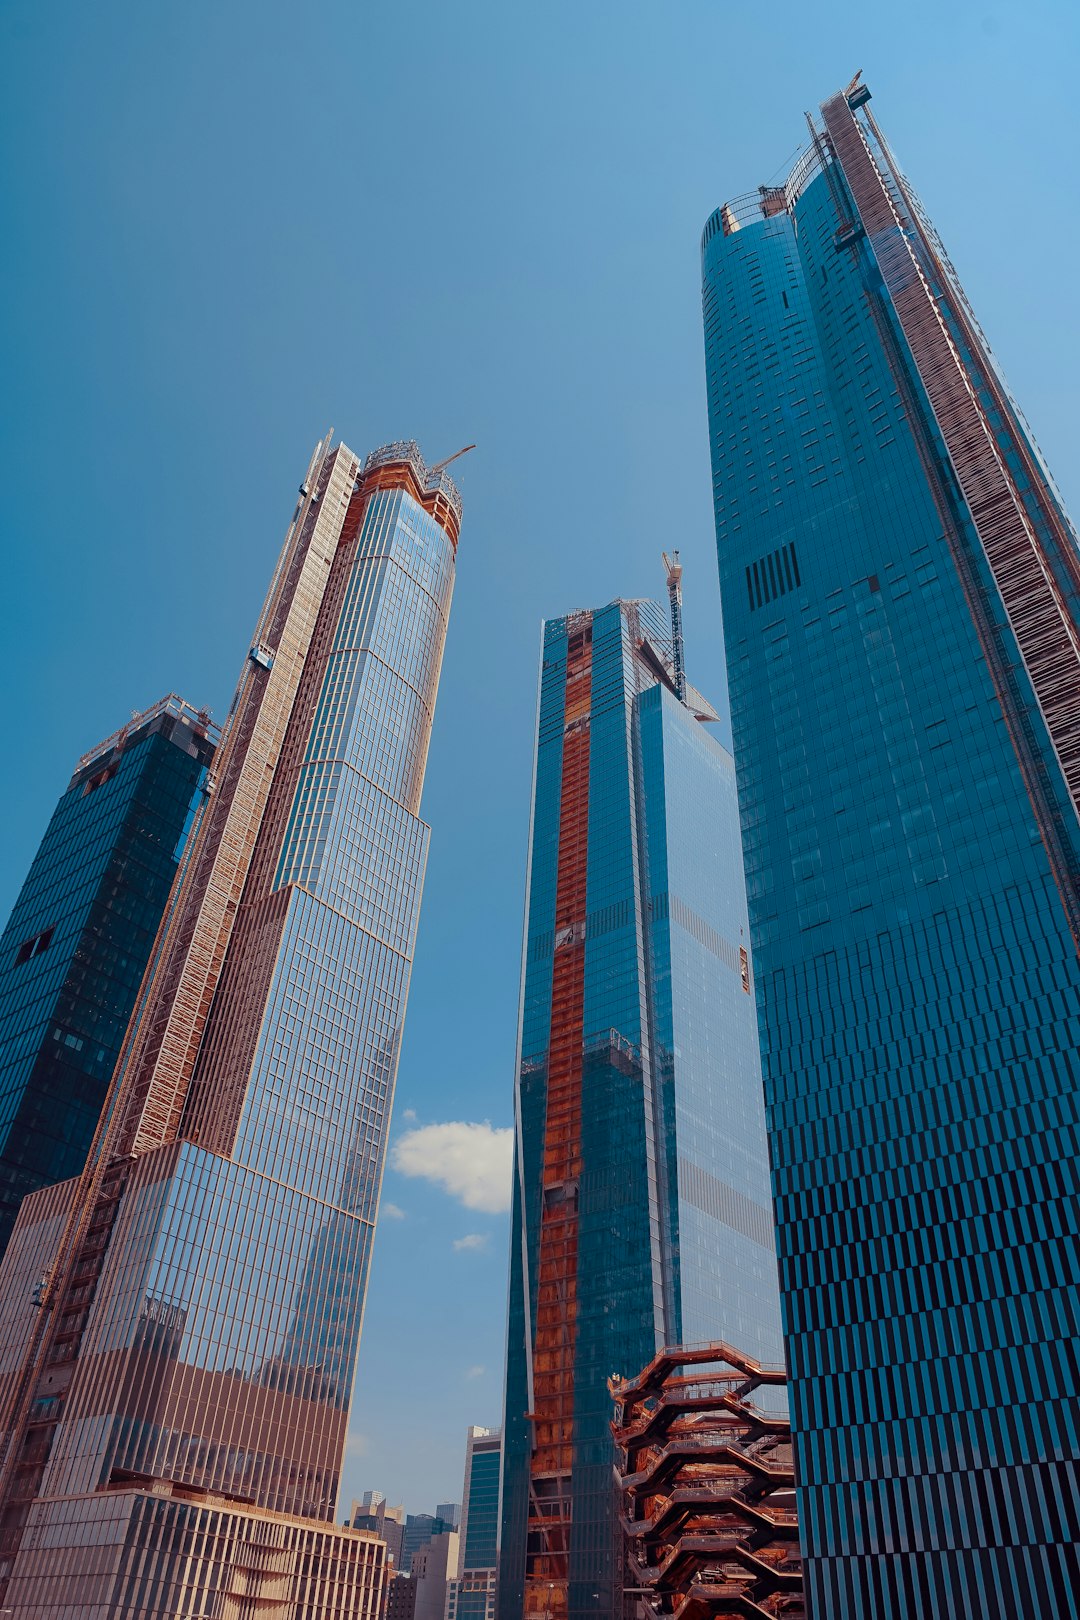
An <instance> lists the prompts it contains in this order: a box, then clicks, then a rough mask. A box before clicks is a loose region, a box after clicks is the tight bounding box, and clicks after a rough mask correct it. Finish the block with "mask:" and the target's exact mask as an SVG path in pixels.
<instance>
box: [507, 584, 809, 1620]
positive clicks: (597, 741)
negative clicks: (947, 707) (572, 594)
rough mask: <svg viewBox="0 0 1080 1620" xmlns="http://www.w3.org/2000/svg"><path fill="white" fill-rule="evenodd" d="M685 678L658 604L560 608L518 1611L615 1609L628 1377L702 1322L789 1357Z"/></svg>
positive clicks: (518, 1368)
mask: <svg viewBox="0 0 1080 1620" xmlns="http://www.w3.org/2000/svg"><path fill="white" fill-rule="evenodd" d="M676 640H677V638H676ZM680 672H681V658H680V657H677V656H675V648H674V646H673V641H672V633H671V628H670V626H669V624H668V621H667V618H666V615H665V614H664V613H663V612H662V611H661V609H660V608H658V607H657V606H656V604H655V603H652V602H644V601H642V602H625V601H615V602H612V603H610V604H609V605H608V606H607V607H604V608H600V609H597V610H595V611H588V612H580V613H572V614H569V615H568V616H567V617H566V618H562V619H552V620H549V621H548V622H547V623H546V624H545V626H544V633H543V652H542V668H541V676H540V695H539V712H538V720H537V739H536V778H535V790H534V801H533V820H532V836H531V851H530V860H529V892H528V900H527V907H526V912H527V916H526V939H525V946H524V963H523V989H522V1011H521V1026H520V1034H519V1056H518V1077H517V1085H516V1098H515V1102H516V1133H517V1146H516V1159H515V1166H516V1168H515V1177H514V1205H513V1215H512V1240H511V1275H510V1303H509V1331H508V1351H507V1354H508V1365H507V1378H506V1421H505V1427H504V1431H503V1436H504V1463H503V1510H502V1511H503V1519H502V1538H501V1551H500V1573H499V1611H500V1613H501V1614H503V1615H506V1616H509V1617H513V1616H517V1615H520V1614H522V1613H523V1612H524V1614H526V1615H537V1616H539V1615H544V1616H548V1617H551V1620H558V1617H562V1616H573V1617H577V1616H586V1615H587V1616H589V1617H590V1620H596V1617H597V1616H604V1615H609V1614H611V1612H612V1606H613V1587H614V1583H615V1580H616V1578H617V1565H616V1560H615V1539H616V1538H615V1518H614V1493H613V1477H612V1463H613V1457H614V1453H613V1448H612V1440H611V1433H610V1430H609V1420H610V1415H611V1412H610V1403H609V1399H608V1393H607V1378H608V1377H609V1375H610V1374H611V1373H613V1372H620V1371H626V1372H630V1371H634V1372H636V1371H637V1370H638V1369H639V1368H640V1367H641V1366H642V1365H644V1364H645V1362H647V1361H649V1360H651V1358H652V1356H653V1355H654V1354H655V1352H656V1351H657V1349H659V1348H660V1346H662V1345H663V1344H665V1343H672V1344H673V1343H679V1342H680V1341H683V1340H687V1341H696V1340H702V1339H710V1338H722V1339H726V1340H728V1341H731V1342H733V1343H735V1344H738V1345H740V1346H743V1347H746V1348H747V1350H748V1351H749V1353H750V1354H753V1355H757V1356H759V1357H760V1358H761V1359H763V1360H768V1361H773V1360H775V1359H776V1358H777V1356H778V1355H779V1352H780V1342H779V1340H780V1333H779V1306H778V1300H777V1291H776V1262H775V1251H774V1248H773V1236H772V1217H771V1213H770V1210H769V1184H768V1165H767V1158H766V1148H765V1127H764V1110H763V1104H762V1099H761V1078H760V1068H759V1063H758V1053H757V1033H756V1026H755V1016H754V1006H753V997H752V994H751V991H752V983H753V978H752V968H751V958H750V951H749V941H748V934H747V923H746V912H745V898H744V891H743V876H742V863H741V857H740V851H739V829H738V814H737V805H736V798H735V778H734V770H733V767H732V763H731V758H730V756H729V755H728V754H727V753H726V752H725V750H724V749H723V748H722V747H721V746H720V745H719V743H717V742H716V741H715V740H714V739H713V737H712V736H711V734H710V733H709V732H708V730H707V729H706V726H705V724H703V723H702V722H703V721H707V720H709V719H710V718H715V716H714V714H713V711H712V710H711V708H710V707H709V705H708V704H707V703H706V702H705V701H704V699H702V698H700V696H699V695H698V694H697V693H695V692H694V691H693V690H692V689H689V688H686V687H685V684H684V682H683V681H682V678H681V673H680ZM680 687H681V689H682V690H683V691H684V692H685V701H683V700H681V699H680V697H679V696H678V695H677V692H678V690H679V688H680Z"/></svg>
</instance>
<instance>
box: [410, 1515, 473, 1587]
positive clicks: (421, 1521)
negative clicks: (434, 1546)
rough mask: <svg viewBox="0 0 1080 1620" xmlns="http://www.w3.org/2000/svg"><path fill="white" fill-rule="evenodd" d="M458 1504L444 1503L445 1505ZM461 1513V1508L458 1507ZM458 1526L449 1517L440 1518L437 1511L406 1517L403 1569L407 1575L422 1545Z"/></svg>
mask: <svg viewBox="0 0 1080 1620" xmlns="http://www.w3.org/2000/svg"><path fill="white" fill-rule="evenodd" d="M449 1505H453V1506H455V1507H456V1506H457V1504H456V1503H455V1504H447V1503H443V1506H444V1507H446V1506H449ZM457 1511H458V1512H459V1513H460V1511H461V1510H460V1508H458V1509H457ZM454 1529H456V1526H455V1525H454V1524H452V1523H451V1522H450V1520H449V1519H443V1518H440V1517H439V1515H438V1514H437V1513H410V1514H408V1516H407V1517H406V1519H405V1527H404V1534H403V1536H402V1543H401V1569H402V1570H403V1571H404V1573H405V1574H406V1575H407V1574H408V1573H409V1572H410V1570H411V1569H412V1567H413V1556H414V1554H416V1553H417V1552H419V1550H420V1548H421V1547H426V1546H427V1544H428V1542H429V1541H430V1540H431V1539H432V1537H433V1536H441V1535H442V1534H443V1533H444V1532H445V1531H447V1530H454Z"/></svg>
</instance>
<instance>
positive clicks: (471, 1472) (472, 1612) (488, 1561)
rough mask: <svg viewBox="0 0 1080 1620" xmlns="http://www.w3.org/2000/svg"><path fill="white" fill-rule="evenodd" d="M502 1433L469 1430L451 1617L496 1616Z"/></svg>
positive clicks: (476, 1619)
mask: <svg viewBox="0 0 1080 1620" xmlns="http://www.w3.org/2000/svg"><path fill="white" fill-rule="evenodd" d="M501 1465H502V1435H501V1433H500V1432H499V1430H498V1429H480V1428H471V1429H470V1430H469V1434H468V1439H467V1441H466V1446H465V1493H464V1498H463V1501H462V1508H461V1513H462V1519H461V1559H460V1564H459V1568H458V1587H457V1601H456V1606H455V1616H456V1620H495V1586H496V1576H497V1554H498V1548H499V1473H500V1470H501Z"/></svg>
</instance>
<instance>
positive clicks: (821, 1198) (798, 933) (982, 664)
mask: <svg viewBox="0 0 1080 1620" xmlns="http://www.w3.org/2000/svg"><path fill="white" fill-rule="evenodd" d="M868 100H869V93H868V91H867V90H866V87H865V86H863V85H861V84H859V83H858V82H857V81H856V82H854V83H853V84H852V85H850V86H849V87H848V89H847V90H846V91H845V92H843V93H842V94H840V95H837V96H834V97H832V98H830V99H829V100H828V101H826V102H825V103H824V104H823V106H822V109H821V119H820V123H819V125H818V126H817V127H816V129H815V133H814V138H813V141H812V142H811V144H810V146H809V147H808V149H807V151H806V152H805V153H804V155H803V156H802V157H801V158H800V159H799V161H798V162H797V164H796V166H795V168H794V169H793V171H792V173H791V174H790V176H789V177H788V179H787V181H786V182H785V183H784V184H782V185H780V186H774V187H762V188H760V189H759V191H757V192H755V193H753V194H752V195H751V196H749V197H744V198H740V199H737V200H735V201H734V202H731V203H728V204H725V206H724V207H722V208H720V209H718V210H717V212H716V213H715V214H713V215H712V217H711V218H710V219H709V221H708V223H707V224H706V226H705V232H704V237H703V243H702V253H703V274H704V321H705V347H706V358H707V382H708V405H709V428H710V438H711V449H712V464H713V475H714V491H715V509H716V531H717V544H718V553H719V563H720V578H721V586H722V596H723V614H724V635H725V641H726V649H727V662H728V673H729V683H730V693H731V708H732V724H733V735H734V751H735V760H736V766H737V772H738V785H739V802H740V811H741V818H742V836H743V848H744V855H745V862H746V874H747V889H748V897H749V916H750V931H751V937H752V941H753V947H754V952H755V962H756V984H757V999H758V1008H759V1019H760V1030H761V1040H762V1060H763V1068H764V1076H765V1086H766V1101H767V1108H768V1123H769V1133H770V1143H771V1153H772V1158H773V1166H774V1190H775V1207H776V1215H777V1230H778V1239H777V1241H778V1250H779V1260H780V1280H781V1292H782V1299H783V1305H784V1312H785V1330H786V1342H787V1350H788V1358H789V1370H790V1374H791V1392H792V1406H793V1419H794V1424H795V1430H796V1459H797V1466H798V1471H799V1476H800V1481H801V1500H800V1521H801V1524H802V1526H803V1531H804V1536H805V1551H806V1553H807V1555H808V1563H807V1579H808V1590H809V1597H810V1601H811V1603H812V1608H813V1613H814V1615H815V1616H816V1617H817V1620H824V1617H826V1616H828V1617H829V1620H856V1617H857V1620H871V1617H872V1620H906V1617H908V1616H912V1615H921V1614H927V1615H929V1614H945V1613H948V1614H950V1615H955V1616H958V1617H959V1616H972V1617H974V1616H976V1615H978V1616H983V1615H988V1614H1000V1615H1008V1616H1014V1615H1021V1614H1023V1615H1027V1614H1039V1615H1043V1614H1045V1615H1050V1614H1054V1615H1065V1614H1070V1615H1075V1614H1077V1612H1078V1608H1077V1603H1078V1599H1077V1595H1076V1594H1077V1592H1078V1591H1080V1561H1078V1552H1077V1546H1078V1541H1080V1534H1078V1531H1080V1520H1078V1502H1080V1479H1078V1460H1080V1399H1078V1397H1080V1389H1078V1379H1080V1367H1078V1358H1077V1351H1076V1335H1077V1329H1078V1326H1080V1293H1078V1288H1077V1282H1078V1278H1080V1245H1078V1242H1077V1223H1078V1198H1077V1194H1078V1192H1080V1173H1078V1164H1077V1149H1078V1140H1080V1139H1078V1123H1080V1100H1078V1093H1077V1079H1078V1063H1077V1042H1078V1039H1080V965H1078V960H1077V937H1078V932H1080V930H1078V918H1080V881H1078V874H1080V824H1078V819H1077V802H1078V787H1080V783H1078V777H1077V767H1078V763H1080V753H1078V740H1080V729H1078V728H1080V612H1078V605H1080V558H1078V551H1077V545H1076V538H1075V535H1074V533H1073V531H1072V529H1071V527H1070V525H1069V523H1068V520H1067V518H1066V517H1065V514H1064V512H1063V510H1062V507H1061V504H1060V501H1059V499H1058V497H1057V494H1056V492H1055V490H1054V486H1053V484H1052V482H1051V480H1050V477H1049V475H1048V473H1047V472H1046V469H1045V467H1044V465H1043V463H1042V460H1041V457H1040V455H1039V452H1038V450H1037V447H1036V446H1035V443H1034V440H1033V439H1032V437H1031V434H1030V431H1029V429H1028V428H1027V426H1026V425H1025V423H1024V421H1023V418H1022V417H1021V415H1020V413H1019V410H1018V409H1017V407H1016V405H1015V402H1014V401H1013V400H1012V399H1011V396H1010V395H1009V393H1008V390H1007V389H1006V387H1005V385H1004V383H1003V382H1002V380H1001V377H1000V375H999V373H998V371H997V369H996V366H995V364H994V362H993V359H992V356H991V355H990V352H989V350H988V348H987V346H986V342H985V339H984V337H983V335H982V333H981V331H980V330H979V327H978V325H977V322H976V321H975V318H974V316H973V314H972V312H971V310H970V308H969V306H968V304H967V301H966V299H965V298H964V295H963V291H962V289H961V287H960V285H959V283H958V281H957V279H956V275H955V271H954V270H953V268H952V266H951V264H950V263H949V260H948V258H947V256H946V254H945V251H944V249H943V248H942V246H941V243H940V241H939V240H938V238H937V236H936V233H935V232H934V230H933V227H932V226H931V225H930V223H929V221H928V220H927V219H926V216H925V213H924V211H923V210H922V208H921V207H920V205H919V202H918V199H917V198H916V197H915V195H914V193H913V192H912V190H911V188H910V185H909V184H908V182H907V181H906V180H905V178H904V176H903V174H902V172H901V171H900V169H899V167H898V165H897V164H896V161H895V159H894V158H893V156H892V154H891V152H890V151H889V149H888V146H887V144H886V142H885V140H884V138H883V136H882V134H881V131H880V130H879V128H878V127H877V124H876V123H875V121H874V119H873V117H872V115H871V113H870V109H869V107H868V105H867V103H868ZM988 246H989V243H988ZM1034 273H1035V272H1034V271H1033V276H1034Z"/></svg>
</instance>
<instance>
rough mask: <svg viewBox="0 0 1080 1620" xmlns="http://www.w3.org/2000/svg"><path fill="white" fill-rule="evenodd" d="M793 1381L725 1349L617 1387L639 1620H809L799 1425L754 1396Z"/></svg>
mask: <svg viewBox="0 0 1080 1620" xmlns="http://www.w3.org/2000/svg"><path fill="white" fill-rule="evenodd" d="M785 1383H786V1375H785V1373H784V1371H783V1369H781V1368H771V1367H763V1366H761V1365H760V1364H759V1363H758V1362H756V1361H754V1360H753V1359H752V1358H751V1357H749V1356H745V1355H743V1354H741V1352H740V1351H738V1350H735V1349H733V1348H732V1347H731V1346H730V1345H727V1344H719V1343H715V1344H707V1345H700V1346H695V1347H693V1348H688V1347H682V1346H674V1347H671V1348H668V1349H665V1350H662V1351H661V1352H660V1353H659V1354H658V1355H657V1356H655V1357H654V1358H653V1360H652V1361H651V1362H650V1363H649V1365H648V1366H647V1367H646V1368H645V1370H644V1371H643V1372H642V1373H640V1374H639V1375H638V1376H637V1377H636V1378H632V1379H623V1378H620V1377H617V1376H616V1377H613V1378H610V1379H609V1380H608V1390H609V1392H610V1394H611V1396H612V1399H613V1400H614V1402H615V1418H614V1421H613V1422H612V1425H611V1432H612V1435H613V1436H614V1439H615V1445H616V1448H617V1454H618V1463H617V1466H616V1470H615V1479H616V1486H617V1489H618V1491H619V1493H620V1496H621V1502H622V1513H621V1525H622V1529H623V1532H624V1535H625V1538H626V1546H625V1580H624V1594H625V1601H624V1611H623V1612H624V1614H625V1615H626V1616H627V1617H631V1616H636V1615H641V1614H644V1615H657V1616H660V1615H671V1616H674V1617H675V1620H728V1617H731V1620H735V1617H739V1620H743V1617H746V1616H756V1617H757V1620H780V1617H783V1620H805V1616H806V1607H805V1601H804V1597H803V1579H802V1561H801V1555H800V1551H799V1523H798V1517H797V1513H796V1508H795V1472H794V1467H793V1464H792V1452H791V1424H790V1421H789V1420H788V1419H787V1418H786V1417H784V1416H781V1415H779V1414H777V1413H769V1412H767V1411H765V1410H763V1408H762V1406H761V1405H760V1404H758V1403H757V1402H756V1401H755V1399H754V1395H755V1392H756V1391H758V1390H760V1389H762V1388H769V1387H772V1388H782V1387H783V1386H784V1385H785Z"/></svg>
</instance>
